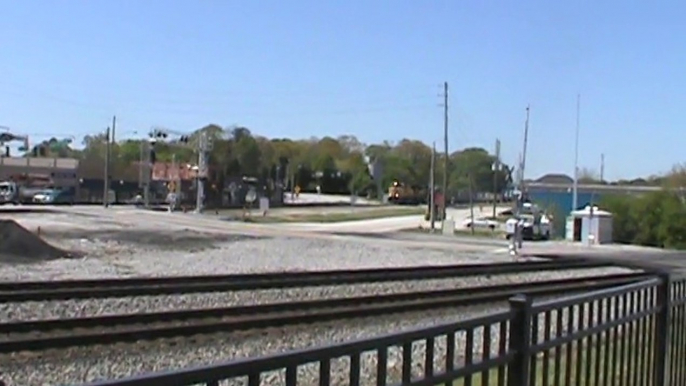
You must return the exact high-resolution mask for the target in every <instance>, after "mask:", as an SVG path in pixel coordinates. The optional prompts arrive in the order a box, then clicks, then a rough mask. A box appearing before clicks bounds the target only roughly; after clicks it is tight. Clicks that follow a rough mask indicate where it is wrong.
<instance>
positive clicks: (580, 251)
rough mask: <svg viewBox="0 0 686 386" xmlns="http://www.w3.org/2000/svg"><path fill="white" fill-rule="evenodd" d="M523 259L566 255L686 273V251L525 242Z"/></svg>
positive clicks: (522, 250)
mask: <svg viewBox="0 0 686 386" xmlns="http://www.w3.org/2000/svg"><path fill="white" fill-rule="evenodd" d="M520 252H521V255H523V256H563V257H584V258H594V259H598V260H605V261H612V262H617V263H619V264H625V265H630V266H636V267H645V268H647V269H657V270H669V271H673V272H676V273H678V274H686V252H683V251H671V250H664V249H659V248H649V247H640V246H634V245H619V244H613V245H594V246H586V245H582V244H579V243H573V244H572V243H568V242H559V241H552V242H539V243H525V244H524V246H523V248H522V249H521V251H520Z"/></svg>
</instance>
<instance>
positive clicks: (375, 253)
mask: <svg viewBox="0 0 686 386" xmlns="http://www.w3.org/2000/svg"><path fill="white" fill-rule="evenodd" d="M71 217H73V216H71ZM21 223H22V225H25V226H26V227H27V228H29V229H35V228H36V227H37V226H39V225H40V226H41V227H42V234H43V235H45V238H46V239H47V240H48V241H50V242H51V243H53V244H54V245H56V246H58V247H60V248H63V249H67V250H72V251H78V252H79V256H84V257H83V258H79V259H71V260H53V261H48V262H39V263H35V264H10V263H5V264H3V263H1V262H0V280H51V279H52V280H54V279H67V278H98V277H126V276H164V275H193V274H197V275H200V274H219V273H236V272H265V271H294V270H330V269H351V268H363V267H391V266H412V265H443V264H457V263H485V262H504V261H511V258H510V257H509V256H507V255H505V254H488V253H483V252H480V253H475V252H471V253H470V252H461V251H451V250H445V249H429V248H427V249H422V248H416V247H407V246H403V245H400V244H399V245H389V244H378V243H375V242H374V241H373V240H368V241H364V242H362V241H359V240H358V241H346V240H343V239H341V238H340V237H339V238H337V239H331V240H325V239H314V238H313V239H308V238H293V237H281V236H278V235H277V236H268V237H248V236H239V235H230V234H226V233H224V234H207V233H202V232H197V231H189V230H187V229H183V228H179V227H176V228H174V227H173V226H171V225H170V226H169V227H161V226H158V228H159V229H163V230H159V229H153V228H151V227H147V228H145V227H143V225H139V226H135V225H132V224H131V223H118V222H116V221H109V220H108V221H103V220H102V219H101V218H96V217H93V218H88V217H80V218H79V219H78V226H76V225H74V220H73V219H72V218H70V216H64V215H53V214H49V215H41V216H33V217H31V216H27V217H25V218H22V219H21ZM0 261H2V256H0ZM602 271H603V272H607V273H608V274H609V273H617V272H622V271H624V270H622V269H617V268H613V269H607V270H605V269H604V270H602ZM588 273H589V270H576V271H567V272H564V273H563V272H556V273H555V272H545V273H539V274H527V275H517V276H513V275H512V276H507V277H493V278H490V279H486V278H482V279H470V280H467V279H460V280H435V281H427V282H422V283H417V282H415V283H403V284H395V285H388V284H386V285H365V286H337V287H321V288H309V289H292V290H286V291H259V292H251V293H223V294H196V295H186V296H159V297H139V298H134V299H109V300H98V301H92V300H91V301H89V300H85V301H84V300H79V301H68V302H61V301H60V302H45V303H24V304H7V305H0V318H2V319H0V321H6V320H26V319H32V318H46V317H60V316H62V317H65V316H71V317H73V316H78V315H94V314H107V313H119V312H146V311H156V310H166V309H180V308H188V307H194V308H198V307H210V306H221V305H232V304H256V303H266V302H273V301H281V300H297V299H314V298H320V297H324V296H327V297H331V296H340V297H345V296H360V295H364V294H370V293H382V292H383V293H388V292H399V291H409V290H419V289H425V290H428V289H432V288H433V289H435V288H455V287H459V286H467V285H488V284H495V283H503V284H506V283H507V282H513V281H522V280H546V279H555V278H563V277H573V276H578V275H581V274H584V275H586V274H588ZM591 273H592V274H599V273H601V271H600V270H598V269H594V270H591ZM495 310H496V308H493V307H489V308H485V307H483V306H482V307H472V308H469V309H461V310H459V311H456V310H436V311H431V312H422V313H421V314H408V315H403V316H401V317H399V316H389V317H385V318H379V317H374V318H369V319H358V320H355V321H349V322H345V323H327V324H318V325H313V326H307V327H306V328H303V327H291V328H287V329H274V330H269V331H268V332H265V331H256V332H252V333H250V332H248V333H240V334H226V335H218V336H213V337H203V338H198V340H197V341H196V342H194V343H192V342H190V341H188V340H184V341H183V342H182V344H180V342H176V343H173V342H171V343H170V342H166V343H158V344H155V345H127V346H117V347H101V348H91V349H79V350H66V351H59V352H53V353H50V352H47V353H43V354H40V355H36V354H17V355H15V356H12V357H5V358H1V357H0V364H1V365H0V366H1V367H0V371H1V372H2V373H4V374H3V375H2V379H3V380H5V382H7V383H8V385H12V386H33V385H56V384H62V385H64V384H79V383H83V382H86V381H91V380H95V379H101V378H112V377H121V376H127V375H132V374H138V373H141V372H147V371H156V370H161V369H170V368H178V367H184V366H189V365H200V364H209V363H216V362H222V361H227V360H230V359H234V358H239V357H248V356H257V355H262V354H265V353H273V352H283V351H287V350H291V349H295V348H304V347H312V346H318V345H324V344H327V343H332V342H343V341H348V340H351V339H356V338H361V337H369V336H375V335H379V334H383V333H388V332H389V331H393V332H395V331H400V330H404V329H410V328H413V327H418V326H430V325H435V324H439V323H445V322H449V321H456V320H461V319H465V318H468V317H471V316H474V315H475V314H476V313H483V312H493V311H495ZM493 336H494V337H495V336H497V334H495V333H494V334H493ZM441 344H442V343H440V342H437V355H436V357H437V358H440V355H442V354H439V352H441V351H440V350H443V351H442V352H444V350H445V346H444V345H443V346H442V347H443V348H440V347H441ZM492 346H493V347H497V345H492ZM417 350H419V351H418V352H417V353H416V355H417V356H418V357H417V358H419V355H421V350H422V348H421V345H420V346H418V348H417ZM398 355H399V353H398V352H395V353H391V354H389V358H390V360H392V361H395V362H393V363H400V362H399V361H398V360H397V358H399V356H398ZM418 362H421V361H420V360H419V359H418ZM365 363H366V366H367V367H368V366H372V365H373V364H370V363H372V362H365ZM341 365H342V364H341ZM336 366H337V365H332V368H336ZM365 368H366V367H365ZM303 371H307V370H303ZM365 371H367V370H365ZM336 374H339V373H336ZM334 379H335V378H334ZM332 383H333V384H337V382H335V381H332ZM339 383H340V382H339ZM305 384H307V383H305Z"/></svg>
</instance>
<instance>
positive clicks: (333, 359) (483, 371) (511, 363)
mask: <svg viewBox="0 0 686 386" xmlns="http://www.w3.org/2000/svg"><path fill="white" fill-rule="evenodd" d="M272 384H278V385H286V386H295V385H319V386H328V385H349V386H358V385H376V386H385V385H410V386H420V385H425V386H437V385H445V386H472V385H475V386H479V385H480V386H495V385H497V386H539V385H540V386H548V385H551V386H605V385H621V386H639V385H646V386H649V385H651V386H665V385H666V386H686V280H685V279H683V278H680V279H678V280H677V279H674V278H670V277H669V276H668V275H664V276H654V277H652V278H649V279H647V280H644V281H641V282H638V283H633V284H627V285H623V286H620V287H614V288H610V289H603V290H599V291H594V292H590V293H586V294H582V295H576V296H570V297H566V298H563V299H555V300H551V301H545V302H538V303H533V301H532V299H531V298H530V297H526V296H521V295H520V296H514V297H513V298H511V299H510V301H509V310H506V311H503V312H499V313H496V314H493V315H487V316H482V317H477V318H472V319H469V320H464V321H459V322H455V323H451V324H445V325H441V326H436V327H430V328H423V329H418V330H413V331H408V332H402V333H396V334H392V335H387V336H382V337H377V338H371V339H365V340H360V341H355V342H349V343H342V344H336V345H332V346H328V347H322V348H315V349H307V350H302V351H296V352H289V353H284V354H276V355H271V356H266V357H261V358H249V359H243V360H238V361H233V362H230V363H226V364H219V365H212V366H206V367H199V368H191V369H185V370H179V371H172V372H166V373H156V374H149V375H143V376H139V377H132V378H127V379H120V380H112V381H103V382H99V383H93V384H91V386H144V385H145V386H162V385H164V386H190V385H208V386H219V385H246V386H259V385H272Z"/></svg>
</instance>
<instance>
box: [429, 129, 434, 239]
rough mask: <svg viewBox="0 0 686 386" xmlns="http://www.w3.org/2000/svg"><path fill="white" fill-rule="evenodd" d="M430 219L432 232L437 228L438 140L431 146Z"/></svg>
mask: <svg viewBox="0 0 686 386" xmlns="http://www.w3.org/2000/svg"><path fill="white" fill-rule="evenodd" d="M429 220H430V221H431V232H433V231H434V230H435V229H436V142H434V143H433V146H432V147H431V175H430V176H429Z"/></svg>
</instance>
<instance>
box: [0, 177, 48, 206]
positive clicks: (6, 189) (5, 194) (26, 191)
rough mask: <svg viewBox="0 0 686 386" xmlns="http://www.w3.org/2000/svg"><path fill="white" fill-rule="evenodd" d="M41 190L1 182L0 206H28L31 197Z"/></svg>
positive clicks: (14, 183)
mask: <svg viewBox="0 0 686 386" xmlns="http://www.w3.org/2000/svg"><path fill="white" fill-rule="evenodd" d="M43 190H44V188H27V187H24V186H22V185H19V184H17V183H16V182H13V181H2V182H0V205H6V204H14V205H19V204H29V203H31V202H33V196H35V195H36V194H37V193H39V192H41V191H43Z"/></svg>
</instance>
